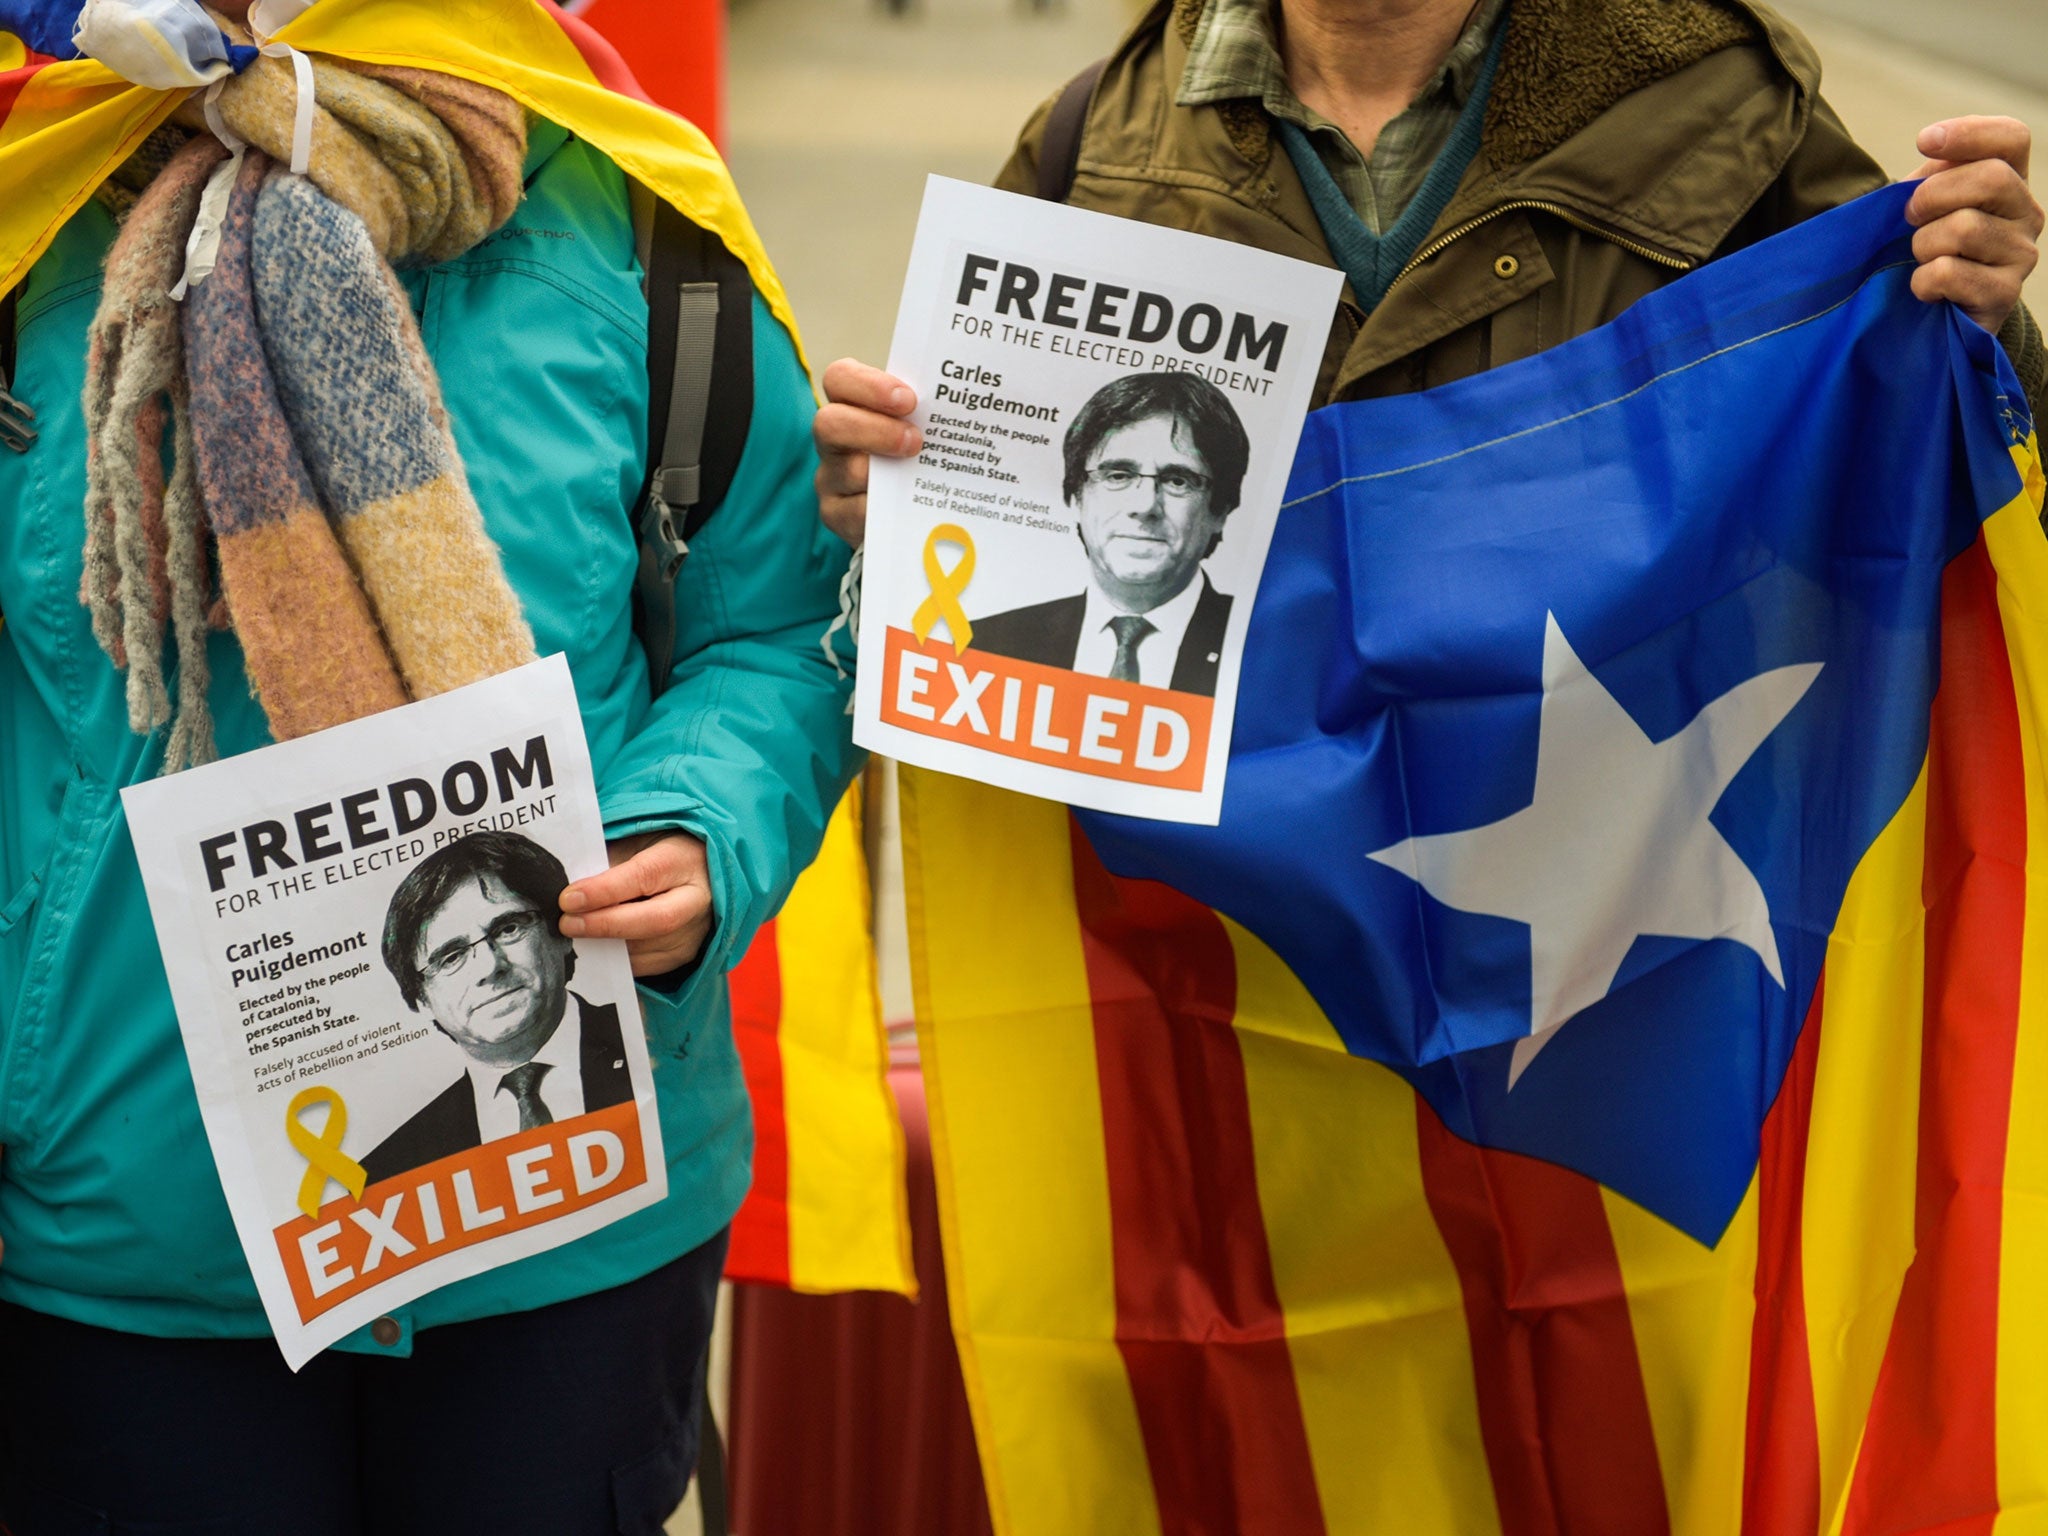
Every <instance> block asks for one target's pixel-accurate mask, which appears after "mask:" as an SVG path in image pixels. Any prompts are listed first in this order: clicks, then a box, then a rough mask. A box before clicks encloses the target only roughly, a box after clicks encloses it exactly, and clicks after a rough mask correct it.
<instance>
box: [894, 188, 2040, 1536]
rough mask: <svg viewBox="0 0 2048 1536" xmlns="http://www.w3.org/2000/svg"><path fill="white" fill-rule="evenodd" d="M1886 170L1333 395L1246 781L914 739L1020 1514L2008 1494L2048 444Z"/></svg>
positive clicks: (915, 821)
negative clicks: (1472, 368) (1575, 1001)
mask: <svg viewBox="0 0 2048 1536" xmlns="http://www.w3.org/2000/svg"><path fill="white" fill-rule="evenodd" d="M1903 202H1904V196H1903V193H1902V192H1893V193H1887V194H1880V195H1878V196H1877V197H1875V198H1874V199H1871V200H1866V202H1865V203H1864V204H1862V205H1859V206H1857V207H1854V208H1851V209H1846V210H1842V211H1841V212H1840V213H1838V214H1836V215H1833V216H1830V217H1829V218H1827V219H1824V220H1820V221H1816V224H1815V225H1811V226H1808V227H1806V228H1805V229H1803V230H1801V231H1796V232H1794V234H1793V235H1792V236H1788V237H1784V238H1783V239H1782V240H1781V241H1777V242H1771V243H1769V244H1767V245H1765V246H1761V247H1758V248H1756V249H1755V250H1753V251H1751V252H1748V253H1745V254H1743V255H1741V256H1739V257H1736V258H1731V259H1729V260H1727V261H1725V262H1721V263H1716V264H1715V265H1713V266H1711V267H1709V268H1707V269H1705V270H1704V271H1703V272H1702V273H1700V274H1699V275H1697V276H1696V277H1694V278H1689V279H1687V280H1686V281H1685V282H1683V283H1681V284H1678V285H1674V287H1673V288H1671V289H1669V290H1666V291H1665V292H1664V293H1662V294H1659V295H1654V296H1652V297H1651V298H1650V299H1647V300H1644V301H1643V302H1642V303H1641V304H1640V305H1638V306H1637V309H1636V310H1635V311H1632V312H1631V318H1630V320H1629V321H1628V322H1627V323H1626V324H1625V325H1622V326H1617V327H1610V328H1609V329H1608V331H1606V332H1602V333H1596V335H1595V336H1593V337H1588V338H1585V339H1584V340H1583V341H1581V342H1579V343H1574V344H1573V346H1572V347H1570V348H1565V349H1560V351H1559V352H1557V353H1553V354H1550V355H1548V356H1546V357H1543V358H1539V359H1537V360H1535V362H1533V363H1531V364H1527V365H1517V366H1516V367H1515V368H1511V369H1504V370H1501V371H1500V372H1498V373H1495V374H1490V375H1484V376H1482V377H1480V378H1478V379H1475V380H1472V381H1469V382H1468V383H1467V384H1464V385H1456V386H1452V387H1451V388H1450V389H1447V390H1440V391H1436V392H1434V393H1433V394H1431V395H1429V396H1423V397H1416V398H1413V399H1410V400H1405V401H1384V402H1374V403H1372V404H1370V405H1366V406H1358V407H1338V408H1335V409H1334V410H1332V411H1326V412H1321V413H1318V414H1317V415H1316V416H1314V417H1312V418H1311V419H1310V423H1309V429H1308V431H1307V432H1306V433H1305V435H1304V439H1303V443H1304V446H1303V450H1302V454H1301V457H1300V459H1299V460H1298V461H1297V465H1296V470H1295V475H1294V479H1293V484H1292V486H1291V489H1290V492H1289V496H1290V500H1289V504H1288V506H1287V509H1286V510H1285V511H1284V512H1283V514H1282V516H1281V520H1280V529H1279V532H1278V533H1277V534H1276V538H1275V543H1274V546H1273V554H1272V556H1271V560H1270V562H1269V564H1268V567H1267V571H1266V575H1265V577H1264V580H1263V582H1262V585H1261V588H1260V591H1259V595H1258V607H1257V611H1256V613H1255V614H1254V616H1253V618H1252V621H1251V628H1250V637H1249V640H1248V642H1247V649H1246V653H1245V661H1244V684H1243V688H1242V690H1241V692H1240V696H1239V697H1240V706H1239V709H1240V713H1239V720H1238V726H1237V734H1236V738H1235V740H1234V742H1233V759H1232V765H1231V769H1230V774H1231V777H1230V781H1229V782H1230V788H1229V792H1228V796H1227V798H1226V803H1225V807H1224V813H1223V819H1222V822H1221V824H1220V825H1219V826H1217V827H1215V828H1188V827H1174V826H1168V825H1165V824H1160V823H1143V822H1135V821H1130V820H1126V819H1122V818H1116V817H1109V816H1104V815H1098V814H1094V813H1074V812H1070V811H1069V810H1067V809H1066V808H1064V807H1060V806H1056V805H1052V804H1048V803H1045V802H1040V801H1034V800H1028V799H1024V798H1021V797H1017V796H1013V795H1009V794H1005V793H1001V792H998V791H995V790H991V789H988V788H985V787H982V786H978V785H974V784H970V783H967V782H965V781H962V780H957V779H951V778H947V777H944V776H941V775H935V774H928V773H912V774H906V776H905V792H904V827H905V853H906V865H907V871H906V881H907V888H908V896H909V906H910V918H911V935H912V946H913V959H914V966H915V978H914V979H915V985H916V992H917V1008H918V1016H919V1026H920V1031H921V1046H922V1050H923V1060H924V1067H925V1073H926V1079H927V1093H928V1098H929V1103H930V1110H931V1116H932V1125H933V1135H934V1148H935V1155H936V1161H937V1165H938V1172H939V1182H940V1194H941V1212H942V1217H943V1221H944V1226H945V1236H946V1242H947V1269H948V1284H949V1287H950V1300H951V1303H952V1315H953V1318H954V1324H955V1330H956V1334H957V1336H958V1339H959V1342H960V1347H961V1353H962V1356H963V1361H964V1365H965V1370H966V1376H967V1381H968V1387H969V1397H970V1401H971V1403H972V1406H973V1409H974V1414H975V1421H976V1430H977V1435H978V1437H979V1440H980V1445H981V1451H982V1458H983V1464H984V1469H985V1473H986V1481H987V1485H988V1489H989V1496H990V1502H991V1507H992V1511H993V1514H994V1519H995V1526H996V1529H997V1531H998V1532H1001V1533H1005V1536H1053V1533H1067V1532H1074V1531H1102V1532H1111V1531H1113V1532H1117V1533H1119V1536H1123V1533H1135V1536H1142V1533H1146V1532H1160V1533H1166V1536H1209V1533H1223V1532H1258V1533H1261V1536H1297V1533H1299V1536H1322V1533H1331V1536H1366V1533H1374V1536H1377V1533H1382V1532H1400V1533H1403V1536H1487V1533H1493V1532H1500V1533H1503V1536H1663V1533H1677V1536H1737V1533H1744V1536H1821V1533H1830V1532H1841V1533H1845V1536H1880V1533H1906V1532H1929V1533H1932V1532H1941V1533H1944V1536H1960V1533H1983V1536H1991V1533H2006V1532H2013V1533H2017V1532H2022V1531H2029V1530H2034V1529H2037V1528H2041V1527H2042V1522H2043V1520H2044V1515H2043V1511H2044V1510H2048V1433H2044V1430H2048V1309H2044V1307H2043V1297H2044V1296H2048V1006H2044V1003H2048V990H2044V989H2048V882H2044V876H2043V874H2042V872H2041V861H2040V860H2038V859H2035V858H2033V857H2031V852H2032V849H2033V848H2034V847H2035V846H2036V845H2037V844H2038V843H2039V842H2040V841H2041V840H2043V839H2044V838H2048V543H2044V540H2043V537H2042V532H2041V527H2040V523H2039V517H2040V514H2041V510H2042V497H2043V479H2042V472H2041V466H2040V460H2039V457H2038V447H2037V444H2036V442H2035V441H2034V440H2033V438H2032V435H2031V423H2030V421H2029V420H2028V418H2027V409H2026V404H2025V400H2024V397H2023V395H2022V394H2021V392H2020V390H2019V388H2018V385H2017V382H2016V381H2015V380H2014V378H2013V375H2012V373H2011V369H2010V367H2009V365H2008V364H2007V363H2006V362H2005V360H2004V358H2003V356H2002V354H2000V353H1998V351H1997V349H1996V347H1995V345H1994V344H1993V343H1992V342H1991V341H1990V338H1988V337H1987V336H1985V335H1984V334H1983V333H1982V332H1981V331H1978V330H1976V328H1975V327H1973V326H1970V325H1969V324H1968V323H1967V322H1964V321H1961V320H1960V319H1958V318H1955V317H1953V316H1951V315H1950V314H1948V313H1945V312H1943V311H1940V310H1936V309H1931V308H1928V307H1925V306H1921V305H1919V304H1918V303H1917V301H1915V300H1914V299H1912V297H1911V296H1910V292H1909V290H1908V287H1907V283H1908V280H1909V278H1910V274H1911V272H1912V270H1913V261H1912V256H1911V246H1910V236H1911V231H1910V230H1909V229H1908V228H1907V227H1906V225H1905V224H1904V222H1903V219H1902V217H1901V212H1902V208H1903ZM1507 487H1512V488H1513V489H1512V493H1509V492H1508V491H1507V490H1506V488H1507ZM1582 658H1583V659H1582ZM1759 687H1761V689H1762V690H1763V692H1761V693H1760V692H1759ZM1771 689H1777V690H1779V694H1778V697H1777V699H1776V700H1775V702H1772V703H1770V704H1769V706H1768V708H1763V707H1762V706H1759V705H1758V704H1757V703H1756V701H1757V700H1758V699H1759V698H1761V697H1763V696H1764V694H1765V693H1768V692H1769V691H1770V690H1771ZM1700 721H1707V722H1710V725H1709V727H1707V728H1704V729H1696V728H1695V727H1696V723H1697V722H1700ZM1631 732H1632V733H1633V734H1632V735H1631V734H1630V733H1631ZM1603 742H1605V743H1607V744H1608V746H1611V747H1612V748H1613V750H1614V751H1616V752H1622V751H1623V749H1624V748H1625V749H1626V752H1625V754H1624V756H1623V758H1622V761H1624V762H1625V763H1627V764H1630V765H1633V766H1634V767H1635V768H1637V769H1640V770H1642V777H1640V778H1636V779H1631V778H1627V777H1616V776H1614V775H1613V774H1611V773H1609V772H1606V771H1605V770H1604V769H1603V762H1604V760H1603V759H1602V758H1601V757H1600V755H1599V754H1600V751H1603V750H1607V747H1604V746H1602V743H1603ZM1617 743H1618V745H1616V744H1617ZM1596 749H1598V750H1596ZM1659 753H1669V754H1673V755H1672V756H1666V757H1658V756H1657V754H1659ZM1687 753H1690V754H1692V755H1691V756H1689V757H1684V758H1683V760H1682V761H1681V758H1680V755H1682V754H1687ZM1660 763H1661V764H1665V765H1667V766H1669V765H1675V766H1670V771H1669V772H1668V773H1663V770H1662V769H1661V768H1660V769H1657V772H1655V773H1653V772H1651V771H1650V770H1651V769H1652V767H1654V766H1655V765H1656V764H1660ZM1660 773H1661V774H1663V776H1662V777H1661V778H1658V774H1660ZM1652 778H1657V780H1658V781H1657V783H1656V784H1655V785H1654V786H1653V787H1654V788H1655V790H1656V796H1655V797H1653V798H1656V802H1657V803H1656V805H1655V806H1654V807H1653V810H1654V812H1655V814H1653V815H1650V816H1648V817H1647V819H1646V820H1637V819H1632V818H1633V817H1634V813H1635V805H1636V801H1637V800H1638V798H1639V791H1641V790H1642V787H1643V784H1644V783H1646V782H1648V780H1649V779H1652ZM1574 802H1576V804H1577V810H1576V811H1575V812H1573V811H1571V807H1572V805H1573V804H1574ZM1536 811H1547V812H1548V813H1549V814H1550V816H1551V820H1550V821H1549V823H1548V826H1549V829H1550V830H1549V831H1548V832H1547V833H1546V834H1545V835H1543V836H1540V837H1533V838H1529V837H1525V838H1523V840H1522V842H1521V843H1520V844H1519V845H1517V844H1516V843H1515V842H1514V841H1513V840H1512V838H1510V837H1507V836H1504V835H1503V832H1502V829H1509V830H1510V831H1512V830H1513V829H1515V828H1526V827H1527V826H1528V825H1529V823H1528V822H1527V821H1526V820H1518V818H1525V817H1528V816H1529V815H1531V814H1532V813H1533V812H1536ZM1568 812H1569V814H1568ZM1645 826H1647V827H1648V828H1650V835H1640V834H1641V832H1642V828H1643V827H1645ZM1460 839H1470V841H1466V842H1463V843H1462V844H1461V843H1460V842H1459V841H1458V840H1460ZM1588 848H1590V849H1591V850H1592V854H1593V856H1592V857H1590V858H1588V857H1584V856H1583V855H1585V854H1586V852H1587V849H1588ZM1461 849H1472V850H1474V851H1476V852H1479V853H1480V854H1481V855H1482V856H1481V857H1479V858H1476V859H1474V858H1468V859H1465V860H1464V861H1463V862H1460V860H1459V857H1458V854H1459V853H1460V851H1461ZM1383 855H1384V857H1383ZM1524 866H1526V869H1533V870H1535V871H1536V874H1537V876H1538V877H1539V878H1537V880H1536V881H1535V883H1534V887H1533V888H1534V889H1535V890H1536V892H1537V896H1536V899H1535V900H1534V901H1533V903H1526V902H1524V903H1520V904H1518V900H1519V898H1518V895H1517V893H1518V891H1519V890H1520V889H1522V887H1518V886H1517V884H1516V880H1517V878H1518V873H1519V872H1525V870H1524V868H1523V867H1524ZM1702 869H1710V870H1712V871H1714V872H1715V873H1714V880H1712V881H1709V880H1702V879H1700V878H1698V876H1699V872H1700V871H1701V870H1702ZM1737 870H1740V871H1741V874H1740V875H1738V874H1737V873H1736V871H1737ZM1715 881H1718V885H1715ZM1674 882H1684V883H1685V885H1686V888H1685V889H1682V890H1679V891H1676V892H1675V893H1674V890H1673V884H1674ZM1709 885H1714V886H1715V888H1713V889H1711V890H1710V889H1708V888H1707V887H1708V886H1709ZM1518 913H1519V914H1522V915H1517V914H1518ZM1602 957H1605V958H1604V959H1603V958H1602ZM1556 974H1566V975H1569V976H1576V977H1578V978H1579V979H1580V980H1581V981H1584V980H1586V979H1588V978H1590V979H1591V981H1592V982H1593V983H1595V985H1594V986H1593V989H1592V992H1591V997H1592V998H1593V999H1594V1000H1593V1001H1591V1002H1589V1003H1586V1004H1585V1005H1584V1006H1582V1007H1580V1008H1578V1009H1576V1010H1572V1009H1565V1010H1562V1014H1563V1022H1562V1023H1561V1024H1558V1025H1555V1026H1553V1027H1548V1028H1545V1027H1543V1026H1544V1024H1545V1018H1546V1016H1545V1014H1544V1010H1543V1007H1542V1001H1543V998H1544V997H1545V996H1546V995H1549V994H1551V993H1554V992H1555V991H1556V988H1555V987H1553V986H1551V985H1550V984H1549V983H1548V982H1547V981H1546V977H1548V976H1554V975H1556Z"/></svg>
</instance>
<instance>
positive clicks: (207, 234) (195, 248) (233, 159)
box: [171, 87, 249, 304]
mask: <svg viewBox="0 0 2048 1536" xmlns="http://www.w3.org/2000/svg"><path fill="white" fill-rule="evenodd" d="M215 89H216V90H218V89H219V87H215ZM206 120H207V122H208V123H210V124H212V125H213V131H214V132H215V133H217V134H219V135H220V139H221V142H222V143H223V144H226V145H227V146H228V148H229V149H230V150H232V151H233V153H231V154H230V155H229V156H228V157H227V159H225V160H223V161H221V163H220V164H219V165H217V166H215V167H214V168H213V174H212V175H211V176H209V177H207V178H206V190H205V191H203V192H201V193H200V194H199V216H198V217H197V218H195V219H194V220H193V221H192V233H191V234H189V235H187V236H186V237H185V275H184V276H182V277H180V278H179V279H178V286H177V287H175V288H173V289H172V290H171V297H172V298H173V299H174V300H176V301H177V302H178V303H180V304H182V303H184V302H185V295H186V294H188V293H190V292H191V291H192V290H193V289H194V288H196V287H198V286H199V285H200V284H201V283H203V282H205V281H206V280H207V279H208V278H209V277H211V276H213V269H214V266H215V264H216V263H217V262H218V261H219V260H220V232H221V226H222V225H223V224H225V223H226V222H227V217H228V199H229V198H230V197H231V196H233V195H234V190H235V178H236V177H237V176H239V175H241V173H242V157H243V156H244V155H245V154H247V153H248V150H249V146H248V145H247V144H245V143H243V142H242V140H240V139H238V138H236V137H235V135H234V134H233V133H232V132H231V131H230V130H229V128H228V126H227V124H225V123H223V122H220V121H219V120H218V109H217V108H215V106H214V104H213V95H212V93H210V92H209V93H208V95H207V98H206Z"/></svg>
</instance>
